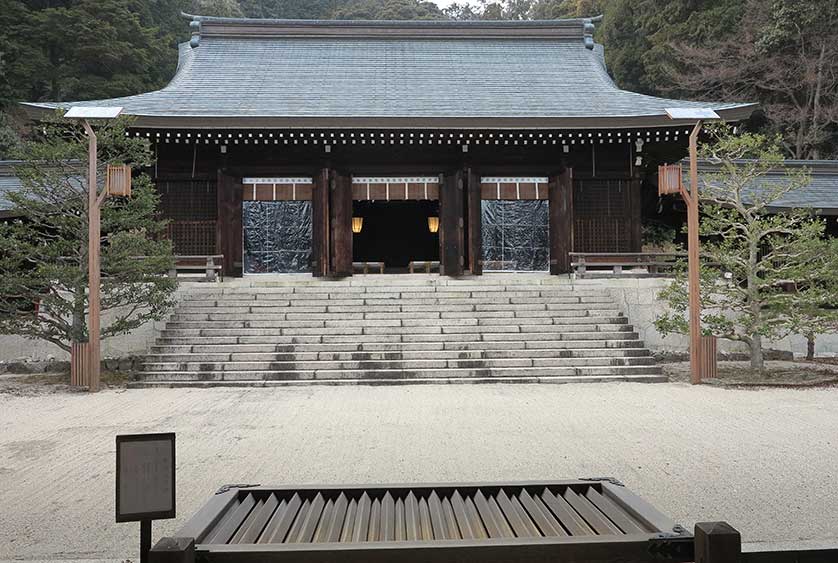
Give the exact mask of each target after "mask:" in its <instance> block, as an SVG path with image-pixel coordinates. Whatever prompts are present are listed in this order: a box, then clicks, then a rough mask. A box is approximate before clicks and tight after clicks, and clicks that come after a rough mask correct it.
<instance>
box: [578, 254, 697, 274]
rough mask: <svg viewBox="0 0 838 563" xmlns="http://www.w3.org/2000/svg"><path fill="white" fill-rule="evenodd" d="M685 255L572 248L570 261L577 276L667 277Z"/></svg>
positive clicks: (684, 258)
mask: <svg viewBox="0 0 838 563" xmlns="http://www.w3.org/2000/svg"><path fill="white" fill-rule="evenodd" d="M686 258H687V255H686V253H683V252H571V253H570V261H571V263H570V265H571V267H572V268H573V271H574V273H575V274H576V276H577V277H579V278H593V277H606V276H607V277H610V276H617V275H623V276H627V277H636V278H640V277H667V276H671V275H672V273H673V270H674V269H675V266H676V265H677V264H678V262H679V261H681V260H686Z"/></svg>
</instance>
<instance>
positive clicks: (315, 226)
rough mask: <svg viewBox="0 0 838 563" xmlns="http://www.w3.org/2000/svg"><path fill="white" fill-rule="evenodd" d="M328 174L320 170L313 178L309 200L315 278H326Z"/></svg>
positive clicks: (328, 268)
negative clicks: (312, 189)
mask: <svg viewBox="0 0 838 563" xmlns="http://www.w3.org/2000/svg"><path fill="white" fill-rule="evenodd" d="M329 174H330V171H329V169H328V168H322V169H321V170H320V172H319V173H318V174H317V176H316V177H315V182H314V191H313V193H312V198H311V200H312V201H311V223H312V232H311V237H312V239H311V266H312V273H313V274H314V276H315V277H323V276H328V275H329V273H330V271H331V264H330V263H329V256H330V253H329V238H330V237H329V232H330V229H329V181H330V180H329Z"/></svg>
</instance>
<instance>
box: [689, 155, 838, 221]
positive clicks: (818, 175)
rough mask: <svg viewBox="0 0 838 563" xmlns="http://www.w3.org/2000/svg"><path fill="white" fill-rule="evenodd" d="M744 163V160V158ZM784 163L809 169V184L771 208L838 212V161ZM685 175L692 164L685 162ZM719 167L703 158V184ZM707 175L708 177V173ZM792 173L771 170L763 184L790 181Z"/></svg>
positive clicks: (764, 185) (700, 175)
mask: <svg viewBox="0 0 838 563" xmlns="http://www.w3.org/2000/svg"><path fill="white" fill-rule="evenodd" d="M743 162H744V161H743ZM784 166H785V167H787V168H789V169H792V170H800V169H806V170H807V171H808V174H809V183H808V184H807V185H806V186H804V187H802V188H799V189H797V190H793V191H790V192H787V193H785V194H783V196H782V197H781V198H779V199H778V200H777V201H775V202H773V203H772V205H771V206H770V208H769V209H773V210H780V209H793V208H803V209H813V210H817V211H820V212H821V213H822V214H824V215H838V160H787V161H785V163H784ZM683 170H684V174H685V175H686V174H687V173H688V170H689V163H688V162H685V163H684V167H683ZM718 170H719V166H718V165H717V164H714V163H712V162H709V161H699V165H698V172H699V184H700V185H701V184H702V183H703V180H702V175H706V174H712V173H715V172H718ZM704 177H705V178H706V176H704ZM787 178H788V176H787V175H786V174H785V172H783V171H782V170H778V171H777V172H774V173H770V174H767V175H765V176H764V177H762V178H760V180H759V185H757V184H756V183H755V185H754V186H753V187H752V188H751V189H752V190H754V191H755V190H758V189H759V186H763V187H770V186H772V185H774V186H778V187H779V186H782V185H784V184H787Z"/></svg>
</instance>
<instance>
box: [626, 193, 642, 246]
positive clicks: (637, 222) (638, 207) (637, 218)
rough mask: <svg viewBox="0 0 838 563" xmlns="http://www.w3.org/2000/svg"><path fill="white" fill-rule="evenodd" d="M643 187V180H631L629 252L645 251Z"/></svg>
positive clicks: (629, 194) (629, 196) (629, 195)
mask: <svg viewBox="0 0 838 563" xmlns="http://www.w3.org/2000/svg"><path fill="white" fill-rule="evenodd" d="M641 186H642V180H640V178H632V179H631V180H629V183H628V190H629V193H628V198H629V208H628V213H629V241H630V243H629V246H630V248H629V252H641V251H642V250H643V216H642V215H643V200H642V194H641Z"/></svg>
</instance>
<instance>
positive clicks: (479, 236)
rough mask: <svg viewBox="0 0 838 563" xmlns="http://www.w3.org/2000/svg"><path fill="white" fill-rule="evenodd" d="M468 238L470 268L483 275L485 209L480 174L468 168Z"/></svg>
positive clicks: (474, 272)
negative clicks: (481, 194)
mask: <svg viewBox="0 0 838 563" xmlns="http://www.w3.org/2000/svg"><path fill="white" fill-rule="evenodd" d="M468 239H469V255H468V256H469V269H470V270H471V273H472V275H475V276H480V275H483V209H482V201H481V197H480V174H479V173H477V172H476V171H475V170H474V168H469V169H468Z"/></svg>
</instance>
